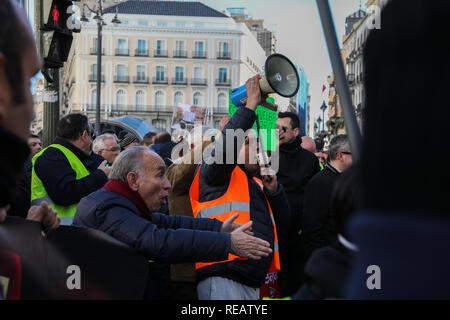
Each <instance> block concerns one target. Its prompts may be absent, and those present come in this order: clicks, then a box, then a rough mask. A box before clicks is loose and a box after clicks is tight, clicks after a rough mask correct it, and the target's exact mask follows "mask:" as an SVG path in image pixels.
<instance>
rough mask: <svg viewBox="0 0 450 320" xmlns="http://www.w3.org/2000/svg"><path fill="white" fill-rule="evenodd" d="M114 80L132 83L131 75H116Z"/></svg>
mask: <svg viewBox="0 0 450 320" xmlns="http://www.w3.org/2000/svg"><path fill="white" fill-rule="evenodd" d="M114 82H116V83H130V77H129V76H115V77H114Z"/></svg>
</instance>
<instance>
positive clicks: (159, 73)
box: [156, 66, 166, 81]
mask: <svg viewBox="0 0 450 320" xmlns="http://www.w3.org/2000/svg"><path fill="white" fill-rule="evenodd" d="M165 78H166V75H165V68H164V67H163V66H156V81H164V80H165Z"/></svg>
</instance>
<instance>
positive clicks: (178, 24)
mask: <svg viewBox="0 0 450 320" xmlns="http://www.w3.org/2000/svg"><path fill="white" fill-rule="evenodd" d="M175 27H176V28H179V29H185V28H186V22H184V21H177V22H176V23H175Z"/></svg>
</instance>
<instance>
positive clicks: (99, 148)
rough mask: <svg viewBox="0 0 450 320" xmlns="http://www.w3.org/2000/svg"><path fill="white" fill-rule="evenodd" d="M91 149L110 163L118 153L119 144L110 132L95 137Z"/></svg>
mask: <svg viewBox="0 0 450 320" xmlns="http://www.w3.org/2000/svg"><path fill="white" fill-rule="evenodd" d="M92 151H93V152H94V153H96V154H98V155H100V156H102V157H103V158H105V160H106V161H108V164H109V165H112V164H113V163H114V160H115V159H116V158H117V156H118V155H119V153H120V146H119V144H118V143H117V140H116V137H114V136H113V135H111V134H102V135H100V136H98V137H97V138H95V140H94V142H93V144H92Z"/></svg>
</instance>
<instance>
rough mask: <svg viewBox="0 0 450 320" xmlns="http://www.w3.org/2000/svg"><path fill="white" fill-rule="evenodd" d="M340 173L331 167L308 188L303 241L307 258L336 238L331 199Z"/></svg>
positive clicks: (312, 181)
mask: <svg viewBox="0 0 450 320" xmlns="http://www.w3.org/2000/svg"><path fill="white" fill-rule="evenodd" d="M339 175H340V173H339V172H338V171H337V170H336V169H335V168H333V167H332V166H330V165H329V164H327V165H326V167H325V169H323V170H322V171H321V172H319V173H318V174H317V175H316V176H315V177H314V178H313V179H311V181H310V182H309V183H308V185H307V186H306V192H305V200H304V208H303V233H302V235H303V237H304V238H303V239H304V246H305V252H306V255H307V257H309V256H310V255H311V253H312V252H313V251H314V250H316V249H318V248H321V247H324V246H327V245H329V244H330V243H331V242H332V241H333V240H334V238H335V236H336V235H335V231H334V229H333V224H332V220H331V219H332V218H331V212H330V199H331V193H332V191H333V186H334V184H335V182H336V180H337V178H338V177H339Z"/></svg>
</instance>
